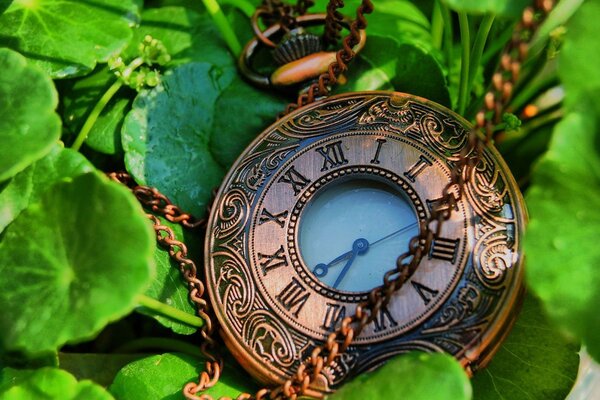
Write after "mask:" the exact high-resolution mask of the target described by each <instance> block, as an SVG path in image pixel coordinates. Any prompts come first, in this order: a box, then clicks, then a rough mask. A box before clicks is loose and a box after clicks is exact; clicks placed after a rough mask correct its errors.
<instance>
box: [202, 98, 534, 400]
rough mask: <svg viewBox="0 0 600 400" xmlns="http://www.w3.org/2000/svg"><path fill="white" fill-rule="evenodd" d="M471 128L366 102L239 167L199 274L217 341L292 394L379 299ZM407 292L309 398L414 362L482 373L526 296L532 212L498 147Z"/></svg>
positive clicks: (423, 104)
mask: <svg viewBox="0 0 600 400" xmlns="http://www.w3.org/2000/svg"><path fill="white" fill-rule="evenodd" d="M471 129H472V128H471V126H470V125H469V123H468V122H467V121H465V120H464V119H463V118H461V117H460V116H458V115H456V114H455V113H453V112H451V111H450V110H448V109H446V108H444V107H442V106H440V105H438V104H436V103H433V102H430V101H428V100H425V99H422V98H418V97H415V96H411V95H407V94H402V93H394V92H362V93H349V94H343V95H338V96H333V97H330V98H327V99H325V100H322V101H319V102H316V103H313V104H311V105H308V106H305V107H303V108H301V109H299V110H297V111H295V112H294V113H292V114H289V115H288V116H286V117H285V118H283V119H280V120H279V121H278V122H276V123H275V124H273V125H271V126H270V127H269V128H268V129H266V130H265V131H264V132H263V133H262V134H261V135H260V136H259V137H258V138H257V139H256V140H255V141H254V142H253V143H252V144H251V145H250V146H249V147H248V148H247V149H246V150H245V151H244V152H243V153H242V155H241V156H240V157H239V158H238V160H237V162H236V163H235V164H234V166H233V167H232V168H231V170H230V172H229V173H228V175H227V176H226V178H225V180H224V182H223V184H222V186H221V188H220V190H219V192H218V195H217V197H216V200H215V202H214V205H213V208H212V212H211V215H210V219H209V223H208V228H207V229H208V231H207V232H208V234H207V239H206V248H205V254H206V256H205V273H206V279H207V287H208V291H209V295H210V300H211V304H212V307H213V310H214V312H215V314H216V316H217V319H218V321H219V323H220V326H221V333H222V337H223V339H224V340H225V342H226V343H227V345H228V347H229V349H231V350H232V352H233V354H234V356H235V357H236V359H237V360H238V361H239V362H240V363H241V364H242V365H243V366H245V368H246V369H247V370H248V371H249V372H250V373H251V374H252V375H253V376H254V377H255V378H256V379H258V380H259V381H261V382H263V383H265V384H268V385H273V384H276V383H282V382H284V381H285V380H286V379H287V378H288V377H289V376H290V374H292V373H293V371H295V370H296V369H297V368H298V366H299V364H300V363H301V362H302V360H303V359H305V358H306V357H308V356H309V355H310V354H311V352H312V350H313V349H314V348H315V346H316V345H317V344H319V343H322V342H323V341H325V340H326V339H327V337H328V335H329V334H330V332H332V331H333V330H334V329H335V327H336V325H337V324H339V323H340V322H341V320H342V319H343V318H344V317H345V316H348V315H351V314H352V313H354V311H355V309H356V306H357V304H359V303H360V302H362V301H365V300H366V299H367V297H368V294H369V292H370V291H371V290H372V289H373V288H375V287H377V286H380V285H381V284H382V282H383V276H384V274H385V273H386V272H387V271H388V270H389V269H390V268H391V267H393V266H394V265H395V262H396V258H397V257H398V255H399V254H400V253H402V252H403V251H405V249H406V248H407V246H408V241H409V239H410V238H411V237H413V236H415V234H417V233H418V231H419V226H420V222H423V221H426V220H427V219H428V217H429V216H430V215H431V213H432V210H434V209H440V208H444V207H447V206H448V205H447V204H444V203H443V202H442V201H440V199H441V195H442V191H443V189H444V188H445V187H446V186H447V185H448V183H449V182H450V181H451V170H452V168H453V165H454V164H455V163H456V162H457V159H458V157H459V154H461V151H462V150H463V148H464V147H465V146H467V145H468V140H467V139H468V137H469V134H468V133H469V131H470V130H471ZM466 171H469V172H465V173H468V176H464V177H463V178H464V180H465V185H464V195H463V196H461V198H460V199H458V201H457V202H456V204H454V205H453V206H452V208H453V210H452V213H451V217H450V219H449V220H447V221H445V223H444V224H443V225H442V226H441V230H440V232H438V233H437V234H436V236H435V237H434V239H433V242H432V243H431V246H430V250H429V252H428V254H426V255H425V256H424V257H423V260H422V262H421V265H420V266H419V268H418V269H417V270H416V272H415V273H414V275H413V276H412V277H411V278H410V280H409V281H408V282H407V283H406V284H405V285H404V286H403V287H402V288H401V289H400V290H398V291H397V292H395V293H394V295H393V297H392V299H391V301H390V302H389V304H388V305H387V306H386V307H382V308H381V309H380V310H379V312H378V315H377V316H376V318H375V319H374V321H373V322H372V323H370V324H369V325H368V326H366V327H365V329H364V330H363V331H362V333H361V334H360V335H359V336H358V337H356V338H354V340H353V342H352V344H351V346H350V347H349V348H348V349H347V351H346V352H344V353H343V354H342V355H341V356H339V357H338V359H337V360H336V361H335V362H333V363H332V364H331V365H329V366H327V367H326V368H323V370H322V371H321V372H320V374H319V375H320V376H319V377H318V379H316V380H315V381H314V382H313V387H315V388H317V389H319V390H322V391H330V390H332V389H334V388H335V387H336V385H338V384H339V383H340V382H341V381H342V380H343V379H345V378H347V377H348V376H352V375H354V374H357V373H360V372H363V371H366V370H369V369H372V368H374V367H376V366H378V365H379V364H381V363H382V362H384V361H385V360H386V359H388V358H390V357H392V356H394V355H396V354H400V353H404V352H408V351H410V350H423V351H444V352H447V353H450V354H452V355H454V356H456V358H457V359H459V360H460V362H461V363H462V364H463V365H464V367H465V368H466V369H467V370H474V369H476V368H478V367H480V366H482V365H485V364H486V363H487V362H488V361H489V359H490V357H491V356H492V354H493V353H494V351H495V350H496V349H497V347H498V345H499V344H500V342H501V340H502V339H503V336H504V335H506V334H507V332H508V331H509V327H510V325H511V324H512V323H513V321H514V318H515V316H516V314H515V308H516V304H517V303H518V302H519V299H520V295H521V294H522V286H521V283H522V282H521V281H522V268H521V264H522V261H523V260H522V256H521V254H522V252H521V235H522V232H523V227H524V224H525V219H526V215H525V210H524V206H523V199H522V198H521V195H520V193H519V191H518V188H517V185H516V183H515V181H514V179H513V178H512V176H511V174H510V172H509V170H508V168H507V167H506V165H505V164H504V162H503V161H502V159H501V157H500V156H499V154H498V153H497V151H496V150H495V149H493V148H492V147H486V148H485V149H483V150H482V153H481V154H480V155H479V164H478V165H477V166H476V168H473V169H469V170H466Z"/></svg>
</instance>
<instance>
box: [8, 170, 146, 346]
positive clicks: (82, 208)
mask: <svg viewBox="0 0 600 400" xmlns="http://www.w3.org/2000/svg"><path fill="white" fill-rule="evenodd" d="M153 249H154V236H153V233H152V230H151V228H150V226H149V224H148V221H147V220H146V218H145V216H144V214H143V213H142V211H141V209H140V206H139V204H137V201H136V200H135V197H134V196H132V195H131V194H130V193H129V192H128V190H127V189H126V188H124V187H122V186H120V185H118V184H116V183H114V182H110V181H108V179H107V178H104V177H102V176H100V175H97V174H95V173H89V174H84V175H80V176H78V177H75V178H74V179H73V180H72V181H71V182H62V183H58V184H56V185H54V186H53V187H52V188H51V189H49V190H47V191H46V192H45V193H44V194H43V195H41V197H40V200H39V202H36V203H33V204H30V205H29V207H28V208H27V209H26V210H25V211H23V212H22V213H21V214H20V215H19V216H18V217H17V219H15V220H14V221H13V223H12V224H11V225H10V226H9V227H8V228H7V229H6V230H5V231H4V238H3V240H2V241H1V242H0V275H1V276H3V279H2V280H0V309H2V310H3V311H2V313H0V340H1V342H0V348H4V349H7V350H22V351H24V352H27V353H30V354H34V353H40V352H44V351H53V350H55V349H57V348H58V347H59V346H61V345H62V344H64V343H67V342H70V343H71V342H76V341H80V340H83V339H88V338H90V337H92V336H94V335H95V334H96V333H97V332H98V331H99V330H100V329H102V328H103V327H104V326H105V325H106V324H107V323H108V322H110V321H114V320H116V319H118V318H120V317H122V316H123V315H125V314H127V313H128V312H130V311H131V310H132V309H133V307H134V306H135V303H136V301H135V297H136V295H137V294H138V293H141V292H142V291H143V290H144V289H145V288H146V285H147V283H148V281H149V280H150V278H151V276H152V273H153V270H154V268H153V267H154V265H153V264H152V251H153Z"/></svg>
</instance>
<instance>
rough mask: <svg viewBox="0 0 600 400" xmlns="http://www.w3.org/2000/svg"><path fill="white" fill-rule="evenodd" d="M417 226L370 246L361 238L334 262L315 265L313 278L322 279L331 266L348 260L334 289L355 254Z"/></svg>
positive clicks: (364, 251)
mask: <svg viewBox="0 0 600 400" xmlns="http://www.w3.org/2000/svg"><path fill="white" fill-rule="evenodd" d="M417 225H418V223H417V222H415V223H413V224H410V225H408V226H405V227H403V228H400V229H398V230H397V231H394V232H392V233H390V234H389V235H386V236H384V237H382V238H381V239H378V240H376V241H374V242H373V243H370V244H369V242H368V241H367V239H362V238H360V239H357V240H355V241H354V243H353V244H352V250H350V251H349V252H347V253H344V254H342V255H341V256H339V257H337V258H335V259H334V260H332V261H330V262H329V263H328V264H325V263H319V264H317V265H315V267H314V268H313V273H314V274H315V276H316V277H317V278H322V277H324V276H325V275H327V273H328V272H329V268H330V267H331V266H333V265H334V264H337V263H339V262H340V261H343V260H346V259H348V261H347V262H346V265H344V268H343V269H342V271H341V272H340V275H339V276H338V278H337V279H336V281H335V282H336V283H335V284H334V285H333V287H334V288H335V287H337V285H338V284H339V283H340V281H341V280H342V278H343V277H344V276H345V275H346V273H347V272H348V268H350V266H351V265H352V263H353V262H354V258H356V255H357V254H364V253H366V252H367V250H368V249H369V248H370V247H372V246H374V245H376V244H377V243H379V242H382V241H384V240H386V239H389V238H391V237H392V236H395V235H399V234H401V233H404V232H407V231H409V230H411V229H412V228H414V227H415V226H417ZM357 246H364V249H362V248H360V249H358V250H355V247H357Z"/></svg>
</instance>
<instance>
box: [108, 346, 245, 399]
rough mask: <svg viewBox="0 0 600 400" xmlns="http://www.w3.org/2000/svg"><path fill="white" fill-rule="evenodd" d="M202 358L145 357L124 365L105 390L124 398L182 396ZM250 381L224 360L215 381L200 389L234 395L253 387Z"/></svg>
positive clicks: (180, 356) (216, 393)
mask: <svg viewBox="0 0 600 400" xmlns="http://www.w3.org/2000/svg"><path fill="white" fill-rule="evenodd" d="M205 362H206V361H205V360H203V359H202V358H197V357H192V356H189V355H185V354H178V353H166V354H163V355H157V356H152V357H147V358H144V359H141V360H139V361H134V362H132V363H131V364H128V365H126V366H125V367H124V368H123V369H122V370H121V371H120V372H119V373H118V374H117V377H116V378H115V381H114V382H113V384H112V385H111V386H110V388H109V390H110V392H111V393H112V394H113V395H114V396H115V397H117V398H120V399H127V400H138V399H139V400H147V399H156V400H167V399H168V400H175V399H183V394H182V390H183V387H184V386H185V385H186V384H187V383H189V382H194V381H197V380H198V375H199V374H200V372H202V371H203V369H204V367H205ZM251 382H252V379H251V378H250V377H249V376H248V375H247V374H246V373H245V372H243V371H242V370H241V368H240V367H239V366H237V365H236V364H234V363H233V362H228V363H226V366H225V368H224V371H223V374H222V375H221V379H220V380H219V382H218V383H217V384H216V385H215V386H213V387H212V388H210V389H208V390H207V391H206V392H204V393H206V394H209V395H212V396H214V397H215V398H220V397H221V396H228V397H231V398H236V397H237V396H238V395H239V394H240V393H241V392H250V393H253V392H255V391H256V388H255V387H253V386H252V384H251Z"/></svg>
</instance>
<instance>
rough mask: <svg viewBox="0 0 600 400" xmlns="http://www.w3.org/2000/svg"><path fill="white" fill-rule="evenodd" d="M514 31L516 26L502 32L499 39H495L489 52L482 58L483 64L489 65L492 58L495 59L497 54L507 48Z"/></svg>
mask: <svg viewBox="0 0 600 400" xmlns="http://www.w3.org/2000/svg"><path fill="white" fill-rule="evenodd" d="M514 30H515V26H514V25H511V26H510V27H509V28H508V29H506V30H505V31H504V32H502V33H501V34H500V35H499V36H498V37H496V39H494V40H493V41H492V42H491V43H490V44H489V46H488V47H487V50H486V51H485V52H484V53H483V56H482V57H481V63H482V64H487V63H488V62H490V60H491V59H492V57H494V56H495V55H496V54H498V52H500V51H501V50H502V49H504V48H505V47H506V44H507V43H508V41H509V40H510V38H511V37H512V35H513V31H514Z"/></svg>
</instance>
